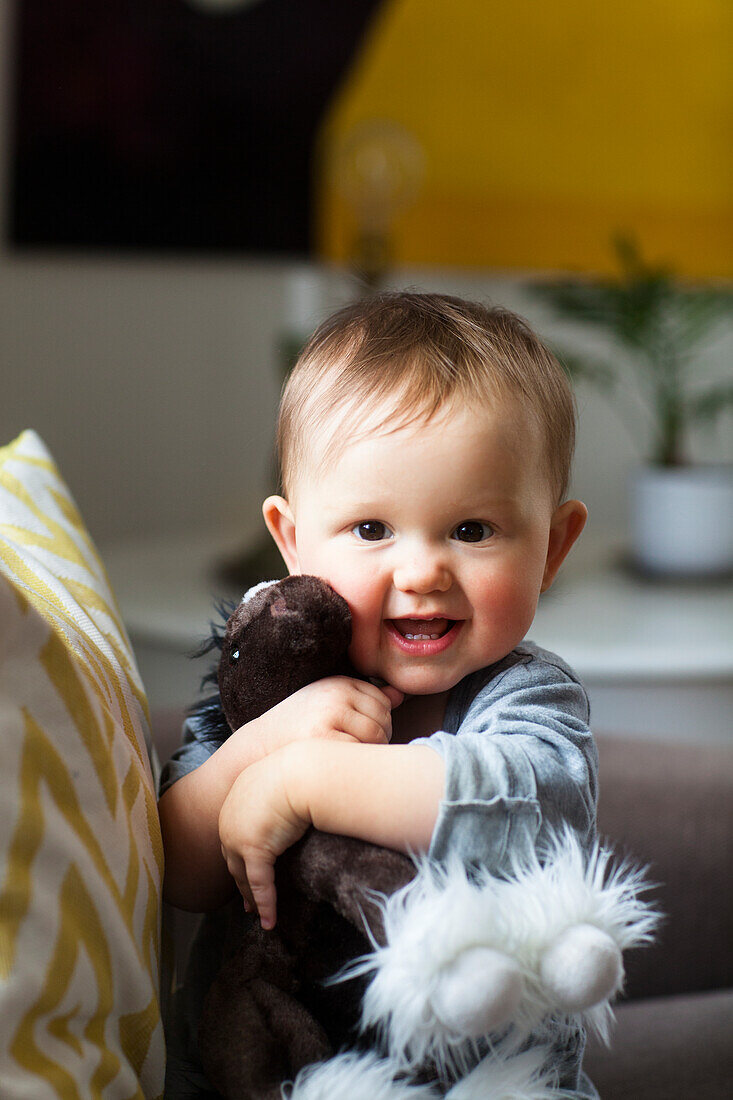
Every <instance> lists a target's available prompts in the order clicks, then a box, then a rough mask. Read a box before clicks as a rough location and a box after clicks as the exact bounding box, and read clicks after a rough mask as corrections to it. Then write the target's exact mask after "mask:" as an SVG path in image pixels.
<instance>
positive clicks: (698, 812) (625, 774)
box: [597, 735, 733, 998]
mask: <svg viewBox="0 0 733 1100" xmlns="http://www.w3.org/2000/svg"><path fill="white" fill-rule="evenodd" d="M597 741H598V750H599V755H600V799H599V808H598V820H599V831H600V835H601V836H602V837H603V838H604V839H606V840H608V841H610V842H611V843H612V844H613V846H614V847H615V849H616V850H617V851H618V852H619V853H623V854H628V855H629V856H631V857H632V858H633V859H634V860H636V861H638V862H641V863H645V864H648V865H649V872H650V878H651V879H652V880H653V881H654V882H655V883H657V884H658V886H657V887H655V889H654V890H653V891H652V893H651V894H650V896H651V897H653V898H654V900H655V902H656V903H657V904H658V905H659V906H660V908H661V909H662V910H663V912H664V914H665V918H666V919H665V922H664V925H663V927H662V929H661V931H660V933H659V936H658V941H657V943H656V945H655V946H654V947H652V948H645V949H643V950H639V951H630V952H628V954H627V957H626V960H625V961H626V969H627V984H626V990H627V996H628V997H630V998H635V997H655V996H657V997H658V996H664V995H666V994H673V993H694V992H697V991H700V990H707V989H721V988H725V987H729V988H730V987H733V745H732V746H731V747H730V748H728V747H727V746H718V745H710V744H701V745H683V744H676V743H669V742H664V743H663V742H654V741H640V740H630V739H628V738H621V737H615V736H611V735H606V736H605V737H604V736H598V738H597Z"/></svg>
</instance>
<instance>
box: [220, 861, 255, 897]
mask: <svg viewBox="0 0 733 1100" xmlns="http://www.w3.org/2000/svg"><path fill="white" fill-rule="evenodd" d="M221 854H222V855H223V857H224V862H225V863H226V865H227V870H228V872H229V874H230V875H231V876H232V878H233V879H234V882H235V884H236V887H237V889H238V890H239V892H240V894H241V895H242V900H243V902H244V908H245V911H246V912H247V913H253V912H254V909H255V903H254V898H253V897H252V891H251V890H250V888H249V882H248V880H247V870H246V868H245V866H244V860H243V859H242V858H241V857H240V856H232V855H229V854H227V852H226V849H225V848H224V845H223V844H222V846H221Z"/></svg>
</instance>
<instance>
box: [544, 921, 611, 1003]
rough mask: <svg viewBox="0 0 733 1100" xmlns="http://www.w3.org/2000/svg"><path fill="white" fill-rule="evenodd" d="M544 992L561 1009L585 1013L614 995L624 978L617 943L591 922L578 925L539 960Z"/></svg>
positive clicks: (556, 941)
mask: <svg viewBox="0 0 733 1100" xmlns="http://www.w3.org/2000/svg"><path fill="white" fill-rule="evenodd" d="M540 977H541V979H542V983H543V985H544V987H545V991H546V992H547V995H548V997H549V999H550V1000H552V1002H553V1003H554V1004H555V1005H557V1007H558V1008H559V1009H560V1010H561V1011H562V1012H569V1013H573V1012H585V1011H586V1009H589V1008H593V1006H594V1005H597V1004H600V1003H601V1002H602V1001H608V1000H610V999H611V998H612V997H614V996H615V995H616V994H617V993H618V992H619V990H620V989H621V986H622V985H623V980H624V967H623V962H622V960H621V952H620V950H619V948H618V945H617V944H616V942H615V941H614V940H612V939H611V937H610V936H609V935H608V934H607V933H606V932H603V931H602V930H601V929H600V928H596V927H595V925H592V924H576V925H573V926H572V927H571V928H567V929H566V930H565V931H564V932H562V933H561V934H560V935H559V936H558V938H557V939H556V940H555V942H554V943H552V944H550V946H549V947H548V948H547V950H546V951H545V952H544V954H543V955H542V958H541V960H540Z"/></svg>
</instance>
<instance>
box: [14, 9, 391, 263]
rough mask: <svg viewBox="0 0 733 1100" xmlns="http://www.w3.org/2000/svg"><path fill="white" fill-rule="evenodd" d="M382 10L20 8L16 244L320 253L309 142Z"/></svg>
mask: <svg viewBox="0 0 733 1100" xmlns="http://www.w3.org/2000/svg"><path fill="white" fill-rule="evenodd" d="M379 6H380V0H346V2H344V0H249V2H247V0H242V2H241V3H239V4H238V3H236V2H231V0H230V3H228V4H226V5H224V4H221V3H220V4H218V5H216V4H214V3H213V2H212V0H209V3H205V2H204V0H16V17H15V48H14V56H13V75H12V80H13V98H12V125H11V135H12V136H11V151H10V152H11V155H10V211H9V212H10V216H9V238H10V240H9V243H10V244H11V245H13V246H16V247H44V248H49V247H50V248H73V249H85V248H90V249H107V250H109V249H130V250H179V251H180V250H184V251H185V250H199V251H200V250H206V251H211V252H240V251H251V252H258V253H264V254H267V253H275V254H278V253H279V254H288V255H300V256H304V255H308V254H309V253H310V252H311V238H312V232H311V210H312V189H313V147H314V139H315V136H316V134H317V132H318V127H319V124H320V122H321V120H322V118H323V115H324V112H325V111H326V110H327V108H328V105H329V103H330V101H331V99H332V97H333V95H334V93H335V92H336V91H337V89H338V88H339V86H340V84H341V82H342V80H343V79H344V76H345V74H346V73H347V71H348V68H349V66H350V64H351V63H352V61H353V58H354V56H355V54H356V52H357V50H358V47H359V44H360V41H361V39H362V37H363V35H364V33H365V31H366V29H367V27H368V25H369V23H370V21H371V19H372V18H373V17H374V15H375V13H376V11H377V9H378V7H379Z"/></svg>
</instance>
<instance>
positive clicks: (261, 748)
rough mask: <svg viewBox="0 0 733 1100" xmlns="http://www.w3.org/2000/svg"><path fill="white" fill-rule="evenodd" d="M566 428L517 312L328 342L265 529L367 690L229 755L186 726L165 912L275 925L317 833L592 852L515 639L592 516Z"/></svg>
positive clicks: (547, 669)
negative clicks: (343, 631)
mask: <svg viewBox="0 0 733 1100" xmlns="http://www.w3.org/2000/svg"><path fill="white" fill-rule="evenodd" d="M574 426H575V424H574V405H573V399H572V394H571V392H570V390H569V387H568V384H567V382H566V380H565V376H564V373H563V371H562V369H561V367H560V366H559V365H558V363H557V362H556V360H555V359H554V358H553V357H552V355H551V354H550V353H549V352H548V351H547V350H546V348H545V347H544V346H543V345H542V344H541V342H540V341H539V340H538V338H537V337H536V336H535V335H534V333H533V332H532V331H531V330H530V329H529V327H528V326H527V325H526V323H525V322H524V321H522V320H521V319H520V318H518V317H517V316H515V315H514V314H512V313H510V312H508V311H506V310H503V309H492V308H487V307H484V306H482V305H478V304H474V303H469V302H466V301H463V300H460V299H457V298H452V297H448V296H443V295H434V294H416V293H407V292H401V293H390V294H381V295H377V296H375V297H372V298H369V299H367V300H365V301H361V302H357V303H355V304H353V305H350V306H347V307H346V308H344V309H342V310H340V311H339V312H338V313H336V314H335V315H334V316H333V317H331V318H330V319H329V320H327V321H326V322H324V323H323V324H322V325H321V326H320V328H319V329H318V330H317V331H316V333H315V334H314V336H313V337H312V339H311V340H310V341H309V343H308V345H307V346H306V348H305V349H304V351H303V353H302V354H301V356H300V359H299V361H298V363H297V364H296V367H295V369H294V371H293V373H292V375H291V377H290V380H289V382H288V384H287V386H286V389H285V392H284V395H283V399H282V404H281V410H280V419H279V426H278V447H279V455H280V465H281V476H282V492H283V495H282V496H271V497H268V499H267V500H266V501H265V503H264V506H263V512H264V518H265V522H266V524H267V526H268V529H269V530H270V532H271V534H272V536H273V538H274V539H275V542H276V543H277V545H278V547H279V549H280V552H281V554H282V556H283V558H284V560H285V563H286V565H287V568H288V570H289V571H290V572H291V573H312V574H316V575H318V576H320V577H323V578H324V579H325V580H327V581H328V582H329V583H330V584H331V585H332V586H333V588H335V589H336V591H337V592H339V593H340V594H341V595H342V596H343V597H344V598H345V599H346V601H347V602H348V604H349V607H350V609H351V613H352V618H353V638H352V643H351V649H350V656H351V660H352V662H353V664H354V666H355V667H356V669H357V670H358V671H359V672H360V673H361V675H362V676H363V677H364V680H352V679H349V678H346V677H333V678H329V679H326V680H321V681H318V682H317V683H314V684H311V685H309V686H308V687H306V688H304V689H302V690H301V691H299V692H297V693H296V694H294V695H293V696H291V697H290V698H289V699H286V700H285V701H284V702H282V703H280V704H279V705H278V706H276V707H274V708H273V709H272V710H270V711H269V712H268V713H266V714H265V715H263V716H262V717H261V718H258V719H256V720H255V721H253V722H250V723H248V724H247V725H246V726H243V727H242V728H241V729H239V730H237V731H236V732H235V733H233V734H232V735H231V736H230V737H229V738H228V739H227V740H226V741H224V742H223V743H222V744H220V745H217V744H214V743H212V742H210V741H206V740H205V739H202V738H200V737H198V736H197V731H196V728H195V727H193V728H192V727H191V724H190V723H189V728H188V729H187V732H186V738H185V743H184V745H183V747H182V749H181V750H179V752H178V753H177V754H176V757H175V758H174V759H173V761H171V763H170V764H169V765H168V767H167V769H166V772H165V774H164V777H163V783H162V790H163V793H162V795H161V799H160V817H161V824H162V829H163V838H164V845H165V856H166V871H165V896H166V898H167V900H169V901H171V902H172V903H173V904H174V905H177V906H180V907H182V908H186V909H195V910H207V909H212V908H216V907H218V906H219V905H221V904H222V903H223V902H224V901H225V900H227V899H228V898H229V897H230V896H231V893H232V892H233V891H234V890H236V889H237V888H238V889H239V892H240V893H241V895H242V897H243V899H244V905H245V908H247V909H248V910H250V911H251V912H253V913H254V912H256V913H257V914H258V915H259V919H260V921H261V923H262V926H263V927H264V928H271V927H273V925H274V924H275V921H276V896H275V889H274V864H275V861H276V859H277V857H278V856H279V855H280V854H281V853H282V852H283V851H284V850H285V849H286V848H288V847H289V846H290V845H291V844H293V843H294V842H295V841H296V840H297V839H298V838H299V837H300V836H302V834H303V833H304V832H305V830H306V829H307V828H308V827H309V826H310V825H313V826H315V827H316V828H318V829H321V830H324V831H327V832H334V833H341V834H347V835H350V836H355V837H360V838H363V839H365V840H369V841H372V842H374V843H376V844H381V845H385V846H388V847H391V848H394V849H398V850H400V851H404V852H413V853H418V852H427V853H428V854H429V855H430V856H431V857H432V858H434V859H436V860H443V859H445V858H446V857H447V856H448V855H449V854H450V853H457V854H458V855H459V856H460V857H461V859H462V860H463V861H464V863H466V864H468V865H471V866H479V867H484V868H488V869H489V870H491V871H497V872H501V871H502V870H505V869H507V868H508V867H509V865H510V863H511V859H512V856H513V855H514V854H515V853H517V852H521V851H522V850H523V849H526V847H527V846H528V845H536V844H538V843H542V841H543V840H544V839H547V838H549V836H550V834H551V832H553V831H554V830H556V829H557V827H559V826H562V825H563V824H567V825H569V826H570V827H571V828H572V829H573V830H574V831H575V832H576V834H577V835H578V837H579V838H580V840H581V842H582V843H583V844H587V845H590V844H591V843H592V842H593V840H594V839H595V807H596V768H597V757H596V750H595V746H594V744H593V740H592V737H591V734H590V731H589V728H588V719H589V712H588V701H587V696H586V693H585V691H584V689H583V687H582V685H581V684H580V683H579V682H578V679H577V677H576V676H575V675H574V673H573V672H572V671H571V670H570V669H569V668H568V667H567V666H566V665H565V664H564V663H563V662H562V661H561V660H560V659H559V658H558V657H556V656H554V655H553V654H551V653H548V652H546V651H543V650H541V649H539V648H538V647H537V646H535V645H533V644H532V643H530V642H525V641H524V638H525V635H526V633H527V631H528V630H529V628H530V626H531V624H532V620H533V618H534V614H535V610H536V607H537V601H538V598H539V595H540V593H541V592H543V591H545V590H546V589H547V588H549V587H550V585H551V584H552V582H553V580H554V578H555V576H556V574H557V572H558V570H559V568H560V566H561V564H562V562H563V560H564V559H565V556H566V555H567V553H568V551H569V550H570V548H571V547H572V545H573V543H574V542H575V540H576V538H577V537H578V535H579V534H580V533H581V531H582V529H583V526H584V523H585V519H586V509H585V507H584V505H583V504H581V503H580V502H579V501H577V500H568V499H566V492H567V486H568V479H569V471H570V464H571V459H572V453H573V445H574ZM387 745H389V751H388V752H386V751H384V750H385V747H386V746H387ZM581 1055H582V1037H581V1036H580V1035H579V1034H577V1033H575V1034H572V1035H569V1034H568V1032H567V1030H566V1031H564V1032H563V1034H562V1036H560V1037H559V1038H558V1043H557V1058H558V1065H559V1067H560V1069H559V1072H560V1076H561V1080H562V1084H563V1085H565V1086H566V1087H573V1088H579V1087H584V1088H587V1089H588V1095H593V1092H592V1087H591V1086H590V1085H589V1084H588V1083H587V1082H586V1081H585V1079H584V1078H583V1077H582V1074H581V1071H580V1059H581Z"/></svg>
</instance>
